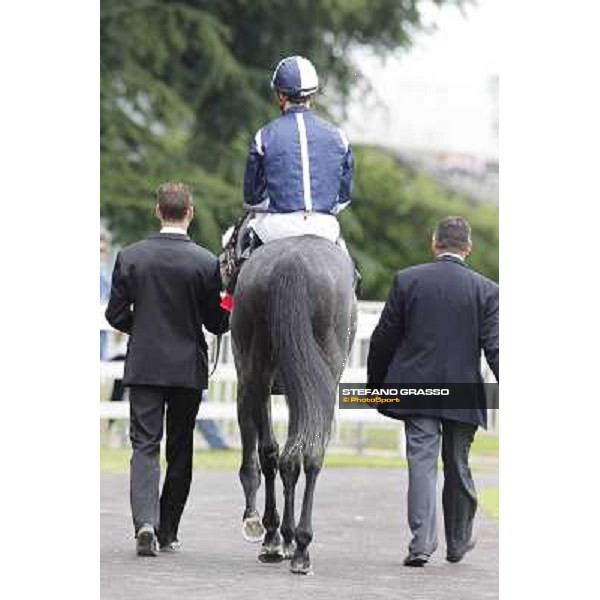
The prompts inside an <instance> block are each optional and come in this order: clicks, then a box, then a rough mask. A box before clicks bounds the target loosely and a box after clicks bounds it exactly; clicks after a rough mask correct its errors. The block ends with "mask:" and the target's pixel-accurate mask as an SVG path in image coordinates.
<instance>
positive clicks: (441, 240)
mask: <svg viewBox="0 0 600 600" xmlns="http://www.w3.org/2000/svg"><path fill="white" fill-rule="evenodd" d="M433 239H434V240H435V243H436V246H437V247H438V248H439V249H440V250H449V251H452V250H455V251H459V252H466V251H467V250H468V249H469V245H470V244H471V226H470V225H469V223H468V221H467V220H466V219H464V218H463V217H446V218H444V219H442V220H441V221H439V222H438V224H437V225H436V226H435V231H434V232H433Z"/></svg>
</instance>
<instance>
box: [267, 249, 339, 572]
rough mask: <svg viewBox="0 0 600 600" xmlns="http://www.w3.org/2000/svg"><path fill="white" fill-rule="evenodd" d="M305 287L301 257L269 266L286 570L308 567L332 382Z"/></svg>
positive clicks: (305, 272) (330, 415)
mask: <svg viewBox="0 0 600 600" xmlns="http://www.w3.org/2000/svg"><path fill="white" fill-rule="evenodd" d="M310 306H311V299H310V298H309V293H308V270H307V268H306V266H305V265H304V263H303V262H302V261H301V260H294V261H289V262H288V261H285V262H282V263H279V264H278V265H276V266H275V268H274V269H273V273H272V276H271V287H270V288H269V296H268V306H267V314H268V319H269V332H270V338H271V346H272V356H273V357H274V360H275V366H276V369H277V370H278V372H279V373H280V374H281V378H282V379H283V383H284V386H285V390H286V396H287V401H288V407H289V424H288V438H287V442H286V445H285V448H284V449H283V452H282V456H281V459H280V472H281V475H282V479H283V484H284V492H285V511H284V517H283V527H282V534H283V536H284V542H285V546H287V547H288V548H290V547H291V539H290V538H291V533H292V531H294V534H295V541H296V549H295V552H294V555H293V557H292V565H291V568H292V571H293V572H296V573H308V572H309V571H310V558H309V555H308V549H307V548H308V545H309V544H310V542H311V541H312V535H313V531H312V504H313V495H314V489H315V484H316V480H317V476H318V474H319V471H320V469H321V466H322V463H323V456H324V453H325V448H326V446H327V442H328V440H329V434H330V430H331V421H332V418H333V408H334V402H335V384H336V382H335V381H334V377H333V375H332V372H331V368H330V366H329V365H328V364H327V362H326V361H325V360H324V358H323V354H322V352H321V351H320V348H319V346H318V344H317V342H316V340H315V338H314V334H313V324H312V322H311V312H310ZM302 458H303V459H304V471H305V474H306V488H305V493H304V498H303V504H302V513H301V517H300V521H299V523H298V526H297V527H296V528H295V530H294V527H293V523H294V515H293V510H294V488H295V485H296V482H297V479H298V473H299V463H300V460H302Z"/></svg>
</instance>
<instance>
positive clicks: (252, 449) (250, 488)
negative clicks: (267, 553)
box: [238, 384, 265, 543]
mask: <svg viewBox="0 0 600 600" xmlns="http://www.w3.org/2000/svg"><path fill="white" fill-rule="evenodd" d="M238 424H239V427H240V435H241V438H242V464H241V466H240V471H239V476H240V481H241V483H242V487H243V489H244V496H245V500H246V508H245V509H244V514H243V516H242V521H243V524H242V535H243V536H244V539H245V540H246V541H247V542H253V543H257V542H261V541H262V540H263V537H264V533H265V530H264V527H263V525H262V523H261V520H260V514H259V512H258V510H257V509H256V492H257V491H258V488H259V487H260V467H259V464H258V456H257V452H256V445H257V440H258V430H257V427H256V423H255V421H254V415H253V406H252V398H251V396H250V395H249V394H247V393H245V387H244V385H243V384H240V390H239V393H238Z"/></svg>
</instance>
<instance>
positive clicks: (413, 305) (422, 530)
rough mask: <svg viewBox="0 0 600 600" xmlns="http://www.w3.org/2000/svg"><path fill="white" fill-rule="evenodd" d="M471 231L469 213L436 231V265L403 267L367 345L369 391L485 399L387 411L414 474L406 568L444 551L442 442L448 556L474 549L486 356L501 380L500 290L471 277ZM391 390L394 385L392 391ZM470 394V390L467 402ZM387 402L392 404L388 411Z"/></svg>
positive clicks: (449, 219) (479, 277) (458, 557)
mask: <svg viewBox="0 0 600 600" xmlns="http://www.w3.org/2000/svg"><path fill="white" fill-rule="evenodd" d="M471 247H472V244H471V228H470V226H469V224H468V223H467V221H466V220H465V219H463V218H462V217H447V218H445V219H442V220H441V221H440V222H439V223H438V224H437V226H436V228H435V232H434V235H433V240H432V250H433V252H434V254H435V257H436V260H435V261H434V262H431V263H427V264H422V265H417V266H414V267H409V268H408V269H404V270H402V271H399V272H398V273H397V274H396V276H395V278H394V283H393V286H392V289H391V290H390V293H389V296H388V299H387V302H386V304H385V307H384V309H383V312H382V314H381V318H380V320H379V323H378V325H377V327H376V328H375V331H374V333H373V337H372V338H371V345H370V349H369V357H368V360H367V370H368V382H369V383H368V387H370V388H379V387H386V384H393V383H396V384H406V383H410V384H435V385H443V384H449V383H462V384H465V383H466V384H470V385H469V386H465V389H468V390H469V391H471V390H474V391H475V392H477V393H476V397H477V398H478V401H477V402H476V403H474V404H472V403H471V402H470V401H469V402H465V407H459V406H458V405H457V404H456V402H454V403H453V404H452V405H450V406H444V403H443V402H439V403H438V404H436V406H435V407H434V406H432V405H431V404H429V405H428V406H423V407H422V408H421V407H418V405H417V407H416V408H415V405H414V404H412V407H411V408H408V407H405V408H401V407H399V406H397V407H389V408H387V407H386V408H380V409H379V410H380V412H382V413H383V414H385V415H387V416H390V417H392V418H396V419H404V422H405V431H406V452H407V460H408V468H409V489H408V522H409V526H410V529H411V531H412V534H413V538H412V541H411V543H410V546H409V555H408V556H407V557H406V558H405V560H404V564H405V565H407V566H423V565H424V564H425V563H427V562H428V560H429V557H430V555H431V554H432V553H433V552H434V551H435V549H436V548H437V520H436V483H437V460H438V456H439V451H440V441H441V445H442V460H443V463H444V489H443V494H442V497H443V510H444V528H445V533H446V547H447V554H446V559H447V560H448V561H450V562H459V561H460V560H462V558H463V556H464V555H465V553H466V552H468V551H469V550H471V549H472V548H473V546H474V541H473V539H472V529H473V518H474V516H475V511H476V509H477V496H476V492H475V486H474V483H473V478H472V476H471V471H470V468H469V451H470V448H471V443H472V442H473V438H474V436H475V432H476V430H477V427H478V426H483V427H486V426H487V420H486V418H487V414H486V407H485V399H484V394H483V384H482V378H481V373H480V370H481V352H482V350H483V351H484V353H485V357H486V359H487V362H488V363H489V365H490V367H491V369H492V371H493V372H494V375H495V376H496V378H498V368H499V361H498V285H497V284H495V283H494V282H492V281H490V280H489V279H486V278H485V277H483V276H482V275H479V274H478V273H476V272H474V271H472V270H471V269H470V268H469V267H468V266H467V265H466V264H465V258H466V257H467V256H468V255H469V253H470V252H471ZM391 387H393V386H391ZM472 395H473V394H472V393H470V394H469V396H472ZM388 406H389V405H388Z"/></svg>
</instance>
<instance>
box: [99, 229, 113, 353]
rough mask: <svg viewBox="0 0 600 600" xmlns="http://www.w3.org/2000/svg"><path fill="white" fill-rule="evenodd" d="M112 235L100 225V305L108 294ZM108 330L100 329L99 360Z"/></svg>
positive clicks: (106, 300) (103, 303) (105, 348)
mask: <svg viewBox="0 0 600 600" xmlns="http://www.w3.org/2000/svg"><path fill="white" fill-rule="evenodd" d="M111 245H112V237H111V235H110V233H109V232H108V230H107V229H105V228H104V227H100V306H101V307H103V306H105V305H106V304H107V303H108V298H109V296H110V277H111V268H110V262H109V256H110V249H111ZM108 334H109V332H108V330H106V329H101V330H100V360H106V356H107V352H108Z"/></svg>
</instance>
